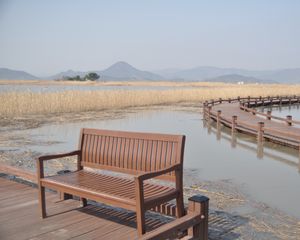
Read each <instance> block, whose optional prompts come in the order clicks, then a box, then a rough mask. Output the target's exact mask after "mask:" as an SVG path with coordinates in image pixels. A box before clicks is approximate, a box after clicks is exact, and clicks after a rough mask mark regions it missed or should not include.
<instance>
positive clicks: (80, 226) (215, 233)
mask: <svg viewBox="0 0 300 240" xmlns="http://www.w3.org/2000/svg"><path fill="white" fill-rule="evenodd" d="M0 192H1V194H0V222H1V223H0V239H18V240H19V239H70V238H72V239H119V240H121V239H137V232H136V216H135V213H134V212H131V211H126V210H124V209H119V208H113V207H110V206H107V205H103V204H94V203H93V204H90V205H88V206H87V207H84V208H81V207H79V202H78V201H76V200H71V199H70V200H66V201H60V200H59V197H58V195H57V194H54V193H52V192H48V193H47V194H48V196H47V204H48V205H47V206H48V208H47V209H48V214H49V217H47V218H46V219H44V220H42V219H41V218H40V217H39V212H38V201H37V189H36V188H33V187H32V186H29V185H26V184H22V183H19V182H15V181H11V180H8V179H6V178H3V177H1V178H0ZM146 216H147V219H146V225H147V231H150V230H153V229H156V228H158V227H160V226H162V225H164V224H166V223H168V222H170V221H172V219H171V218H169V217H164V216H162V215H159V214H152V213H150V214H147V215H146ZM237 218H238V219H237ZM240 218H241V217H239V216H231V215H229V214H228V213H224V212H217V211H215V212H211V214H210V222H209V239H220V238H221V239H237V238H239V237H240V235H239V234H236V233H232V230H234V229H235V228H237V227H239V226H240V225H241V224H245V223H246V222H247V219H244V218H243V219H242V220H241V219H240Z"/></svg>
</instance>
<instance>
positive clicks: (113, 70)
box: [97, 62, 163, 80]
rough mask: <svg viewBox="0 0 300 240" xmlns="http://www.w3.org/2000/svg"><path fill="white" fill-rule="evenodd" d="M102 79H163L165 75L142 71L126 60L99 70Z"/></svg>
mask: <svg viewBox="0 0 300 240" xmlns="http://www.w3.org/2000/svg"><path fill="white" fill-rule="evenodd" d="M97 73H98V74H100V77H101V79H114V80H162V79H163V77H162V76H160V75H158V74H154V73H151V72H148V71H141V70H139V69H137V68H135V67H133V66H131V65H130V64H128V63H126V62H117V63H115V64H113V65H112V66H110V67H109V68H107V69H105V70H104V71H100V72H97Z"/></svg>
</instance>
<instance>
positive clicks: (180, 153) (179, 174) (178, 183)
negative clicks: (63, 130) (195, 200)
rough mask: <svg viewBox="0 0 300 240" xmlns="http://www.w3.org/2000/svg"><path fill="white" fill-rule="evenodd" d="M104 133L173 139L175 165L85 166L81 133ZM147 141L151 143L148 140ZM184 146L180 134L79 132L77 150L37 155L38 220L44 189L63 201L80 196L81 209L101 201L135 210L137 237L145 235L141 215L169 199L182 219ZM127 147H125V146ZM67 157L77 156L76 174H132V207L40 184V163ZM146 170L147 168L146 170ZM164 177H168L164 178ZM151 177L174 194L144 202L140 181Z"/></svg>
mask: <svg viewBox="0 0 300 240" xmlns="http://www.w3.org/2000/svg"><path fill="white" fill-rule="evenodd" d="M91 133H92V134H105V135H106V136H114V137H118V136H119V135H121V136H122V137H124V136H125V137H126V136H127V137H129V138H130V137H138V138H142V139H146V140H147V139H148V140H149V139H152V140H153V141H154V140H155V141H156V140H157V141H160V140H161V141H165V140H166V138H167V139H169V140H174V141H177V142H176V144H177V145H176V146H177V148H176V149H175V150H176V151H177V154H176V158H177V160H176V163H173V164H171V165H169V166H167V167H165V168H162V169H156V170H155V171H141V170H131V169H125V168H124V169H122V168H121V169H120V168H115V167H111V166H106V165H101V166H100V165H99V166H97V165H96V164H95V165H94V166H91V164H89V165H88V164H85V163H84V161H82V159H83V157H84V156H83V154H84V153H83V139H84V135H85V134H91ZM152 140H151V141H152ZM184 145H185V136H183V135H167V134H151V133H132V132H121V131H108V130H96V129H82V130H81V133H80V140H79V150H76V151H72V152H69V153H64V154H56V155H47V156H40V157H39V158H37V178H38V179H37V180H38V188H39V206H40V211H41V217H42V218H45V217H46V201H45V188H50V189H54V190H57V191H60V192H63V196H64V199H68V198H70V196H72V195H75V196H78V197H80V201H81V205H82V206H83V207H84V206H86V205H87V199H91V200H95V201H98V202H102V203H105V204H109V205H112V206H118V207H121V208H125V209H128V210H132V211H136V217H137V230H138V235H139V236H141V235H142V234H144V233H145V212H146V211H147V210H150V209H153V208H154V207H156V206H159V205H160V204H163V203H166V202H168V201H170V200H172V199H175V198H176V216H177V217H178V218H179V217H182V216H183V215H184V214H185V210H184V202H183V157H184ZM128 148H129V147H128ZM128 151H129V150H128ZM69 156H77V171H80V170H83V169H84V167H85V166H86V165H88V167H89V168H91V167H92V168H93V167H95V168H97V169H103V170H110V171H117V172H124V173H128V174H132V175H134V186H135V199H136V206H133V205H127V204H124V203H123V202H118V200H117V199H114V200H112V199H106V198H105V197H99V195H95V194H93V193H92V192H89V193H87V192H86V191H85V192H83V191H80V189H70V188H68V187H61V186H55V184H49V183H47V182H44V181H43V179H46V178H45V175H44V162H45V161H48V160H52V159H59V158H64V157H69ZM146 168H147V167H146ZM166 174H168V175H166ZM152 178H160V179H164V180H169V181H174V182H175V189H176V194H172V195H167V196H160V197H158V198H154V199H151V201H147V202H145V201H144V199H145V198H144V189H143V186H144V181H146V180H148V179H152Z"/></svg>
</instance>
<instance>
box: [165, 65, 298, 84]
mask: <svg viewBox="0 0 300 240" xmlns="http://www.w3.org/2000/svg"><path fill="white" fill-rule="evenodd" d="M160 72H161V74H162V76H163V77H168V78H169V79H170V78H173V79H176V78H179V79H184V80H187V81H204V80H206V79H210V78H217V77H220V76H224V75H232V74H233V75H235V74H236V75H242V76H245V77H253V78H257V79H258V80H261V81H263V82H279V83H300V68H294V69H283V70H262V71H254V70H246V69H238V68H218V67H206V66H204V67H195V68H190V69H186V70H181V71H176V70H175V71H170V70H169V69H168V71H167V74H165V73H164V71H163V70H160Z"/></svg>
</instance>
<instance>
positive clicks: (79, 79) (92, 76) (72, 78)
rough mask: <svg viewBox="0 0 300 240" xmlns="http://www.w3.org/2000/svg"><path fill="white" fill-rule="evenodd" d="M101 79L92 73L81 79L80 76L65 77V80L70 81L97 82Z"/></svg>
mask: <svg viewBox="0 0 300 240" xmlns="http://www.w3.org/2000/svg"><path fill="white" fill-rule="evenodd" d="M99 78H100V76H99V75H98V74H97V73H95V72H90V73H88V74H86V75H85V76H84V77H80V76H79V75H76V76H74V77H69V76H63V80H68V81H96V80H97V79H99Z"/></svg>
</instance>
